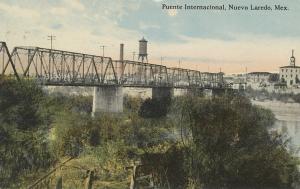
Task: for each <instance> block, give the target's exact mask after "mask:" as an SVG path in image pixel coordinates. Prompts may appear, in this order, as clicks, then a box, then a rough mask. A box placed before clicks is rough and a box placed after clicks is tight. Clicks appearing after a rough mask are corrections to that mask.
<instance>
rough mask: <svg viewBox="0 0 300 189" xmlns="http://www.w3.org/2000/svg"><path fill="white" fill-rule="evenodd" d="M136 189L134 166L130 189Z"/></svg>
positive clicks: (134, 166)
mask: <svg viewBox="0 0 300 189" xmlns="http://www.w3.org/2000/svg"><path fill="white" fill-rule="evenodd" d="M135 188H136V165H135V164H133V166H132V176H131V180H130V189H135Z"/></svg>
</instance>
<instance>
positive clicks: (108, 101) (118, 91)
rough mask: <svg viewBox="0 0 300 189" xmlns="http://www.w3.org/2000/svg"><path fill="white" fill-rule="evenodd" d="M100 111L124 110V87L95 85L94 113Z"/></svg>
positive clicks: (113, 111) (114, 111) (118, 111)
mask: <svg viewBox="0 0 300 189" xmlns="http://www.w3.org/2000/svg"><path fill="white" fill-rule="evenodd" d="M98 112H108V113H121V112H123V87H120V86H102V87H94V96H93V111H92V115H95V113H98Z"/></svg>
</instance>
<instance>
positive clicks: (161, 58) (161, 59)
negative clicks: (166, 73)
mask: <svg viewBox="0 0 300 189" xmlns="http://www.w3.org/2000/svg"><path fill="white" fill-rule="evenodd" d="M163 59H164V58H163V57H162V56H161V57H160V65H161V66H162V61H163Z"/></svg>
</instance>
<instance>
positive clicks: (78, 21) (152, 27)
mask: <svg viewBox="0 0 300 189" xmlns="http://www.w3.org/2000/svg"><path fill="white" fill-rule="evenodd" d="M162 3H166V4H172V5H175V4H184V3H187V4H194V5H197V4H198V5H207V4H212V5H221V4H225V5H228V4H235V5H250V4H254V5H265V4H268V5H271V6H272V7H273V5H275V4H281V5H286V6H288V7H289V9H290V10H289V11H287V12H281V11H272V12H264V11H261V12H257V11H247V12H246V11H224V12H222V11H196V10H194V11H183V10H181V11H166V10H162V9H161V4H162ZM0 19H1V22H0V40H2V41H7V43H8V45H9V46H10V47H12V46H17V45H32V46H43V47H47V46H49V41H47V35H48V34H53V35H56V36H57V37H56V39H57V40H56V41H55V42H54V46H55V48H59V49H64V50H71V51H79V52H85V53H93V54H99V52H100V48H99V46H100V45H106V46H107V48H106V55H107V56H112V57H113V58H117V57H118V51H119V50H118V47H119V43H125V50H126V51H125V52H126V57H127V58H128V59H131V58H132V51H137V41H138V40H139V39H140V38H141V37H143V36H145V37H146V38H147V39H148V40H149V60H150V61H151V62H153V63H156V62H157V61H158V60H159V59H160V56H163V57H165V58H164V61H165V64H167V65H172V66H176V65H177V63H176V62H177V60H178V59H183V64H182V66H183V67H192V68H198V69H202V70H203V69H206V70H205V71H207V70H209V69H210V71H217V70H219V68H220V67H222V69H223V70H225V71H227V72H241V71H243V69H244V68H245V67H248V70H250V71H251V70H252V71H259V70H262V71H276V70H277V69H278V66H281V65H285V64H287V61H288V58H289V54H290V50H291V49H292V48H294V49H295V50H296V55H297V54H298V53H297V52H298V51H299V54H300V43H299V42H300V24H299V19H300V0H288V1H283V0H252V1H250V0H218V1H217V0H178V1H174V0H173V1H171V0H169V1H159V0H81V1H79V0H48V1H47V0H22V1H20V0H18V1H17V0H0ZM298 49H299V50H298ZM299 57H300V56H299ZM258 69H259V70H258Z"/></svg>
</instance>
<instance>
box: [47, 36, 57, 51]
mask: <svg viewBox="0 0 300 189" xmlns="http://www.w3.org/2000/svg"><path fill="white" fill-rule="evenodd" d="M55 38H56V36H54V35H48V40H50V43H51V50H52V47H53V41H54V40H55Z"/></svg>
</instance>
